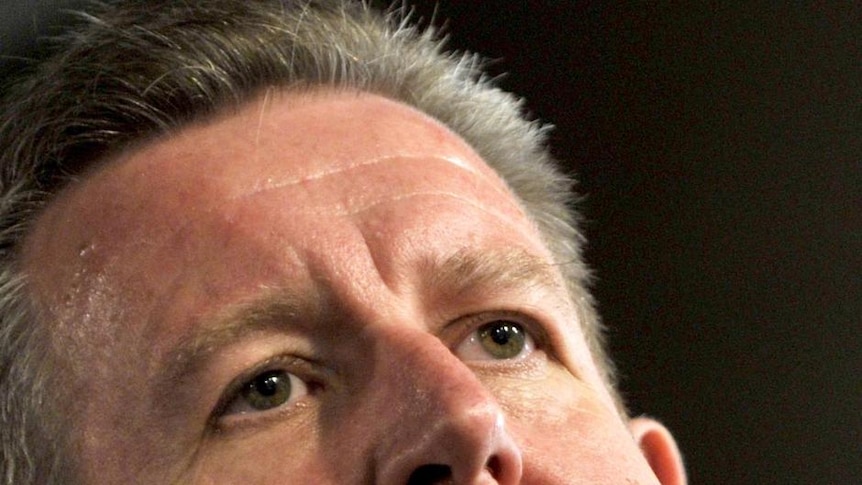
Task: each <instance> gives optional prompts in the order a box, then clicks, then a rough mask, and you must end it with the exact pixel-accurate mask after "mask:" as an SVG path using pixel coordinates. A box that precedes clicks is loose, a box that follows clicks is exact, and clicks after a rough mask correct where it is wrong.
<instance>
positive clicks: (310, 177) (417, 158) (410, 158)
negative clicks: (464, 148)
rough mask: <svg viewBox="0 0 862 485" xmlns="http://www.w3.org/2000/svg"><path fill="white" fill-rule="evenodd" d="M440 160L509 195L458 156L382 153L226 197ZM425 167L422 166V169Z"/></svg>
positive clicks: (244, 195) (496, 181)
mask: <svg viewBox="0 0 862 485" xmlns="http://www.w3.org/2000/svg"><path fill="white" fill-rule="evenodd" d="M432 160H434V161H442V162H445V163H448V164H451V165H453V166H455V167H456V168H458V169H461V170H464V171H466V172H468V173H470V174H472V175H475V176H477V177H479V178H480V179H481V180H482V181H484V182H486V183H488V185H489V186H491V187H492V188H493V189H494V190H496V191H497V192H498V193H501V194H505V195H509V193H508V192H507V188H506V187H505V185H504V183H503V182H502V180H494V179H493V178H492V177H491V176H489V174H486V173H484V172H483V171H481V170H477V169H476V167H473V166H471V165H470V164H469V163H467V162H466V161H464V160H462V159H461V158H460V157H456V156H442V155H424V154H395V155H384V156H380V157H375V158H371V159H367V160H363V161H361V162H355V163H351V164H347V165H341V166H338V167H327V168H325V169H322V170H320V171H319V172H315V173H311V174H303V175H298V176H294V177H288V178H286V179H282V180H279V181H277V182H275V181H271V179H270V178H267V179H266V180H264V181H263V183H261V184H258V185H257V186H256V187H255V188H254V190H252V191H251V192H248V193H243V194H238V195H234V196H231V197H227V200H237V199H244V198H247V197H252V196H255V195H258V194H261V193H265V192H268V191H271V190H278V189H283V188H289V187H292V186H296V185H299V184H302V183H305V182H312V181H320V180H323V179H326V178H328V177H332V176H335V175H339V174H343V173H346V172H349V171H351V170H355V169H359V168H366V167H371V166H374V165H380V164H384V163H404V162H428V161H432ZM426 165H427V164H426ZM424 168H426V167H425V166H423V169H424Z"/></svg>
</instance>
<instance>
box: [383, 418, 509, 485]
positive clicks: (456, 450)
mask: <svg viewBox="0 0 862 485" xmlns="http://www.w3.org/2000/svg"><path fill="white" fill-rule="evenodd" d="M429 424H430V423H429ZM405 431H407V430H405ZM401 438H402V439H399V440H398V441H399V442H400V443H399V449H400V450H401V451H400V453H397V455H396V456H392V457H390V458H391V459H390V461H389V463H388V467H386V469H385V471H384V472H383V473H382V474H381V476H380V477H381V480H380V482H379V483H381V484H386V485H403V484H406V485H442V484H453V485H492V484H500V485H516V484H517V483H518V482H519V480H520V477H521V453H520V450H519V449H518V447H517V446H516V444H515V442H514V440H512V438H511V437H510V436H509V434H508V432H507V431H506V428H505V425H504V422H503V417H502V413H501V412H500V410H499V408H498V407H497V406H496V405H493V406H491V405H489V406H483V407H482V408H480V409H473V410H472V412H467V413H464V414H462V415H460V416H457V415H456V416H448V417H444V418H442V419H441V420H440V421H438V422H437V423H435V424H434V425H432V426H427V427H425V429H424V431H423V432H422V433H415V432H409V431H408V432H406V433H404V434H403V435H401Z"/></svg>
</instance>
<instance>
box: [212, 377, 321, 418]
mask: <svg viewBox="0 0 862 485" xmlns="http://www.w3.org/2000/svg"><path fill="white" fill-rule="evenodd" d="M308 393H309V390H308V385H307V384H306V383H305V382H303V381H302V380H301V379H300V378H298V377H297V376H295V375H293V374H291V373H289V372H287V371H285V370H283V369H271V370H266V371H263V372H259V373H257V374H255V375H254V376H253V377H251V378H250V379H247V380H245V381H241V383H240V385H239V387H238V388H236V389H235V390H234V391H233V392H231V393H229V394H228V395H227V396H228V397H227V399H225V400H224V401H223V402H224V404H223V405H221V406H220V409H221V411H220V412H219V413H218V414H219V415H221V416H229V415H235V414H249V413H255V412H262V411H267V410H269V409H274V408H277V407H280V406H284V405H285V404H289V403H293V402H295V401H297V400H298V399H300V398H302V397H303V396H305V395H307V394H308Z"/></svg>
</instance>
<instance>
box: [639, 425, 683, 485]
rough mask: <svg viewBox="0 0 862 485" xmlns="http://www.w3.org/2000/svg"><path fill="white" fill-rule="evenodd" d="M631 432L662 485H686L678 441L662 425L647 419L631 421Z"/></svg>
mask: <svg viewBox="0 0 862 485" xmlns="http://www.w3.org/2000/svg"><path fill="white" fill-rule="evenodd" d="M629 430H631V433H632V436H634V438H635V441H636V442H637V443H638V445H639V446H640V449H641V453H643V454H644V457H646V460H647V463H649V466H650V468H652V471H653V473H655V475H656V477H658V480H659V482H660V483H661V484H662V485H685V484H686V482H687V480H686V477H685V467H684V466H683V464H682V455H681V454H680V452H679V448H677V446H676V441H675V440H674V439H673V436H671V434H670V431H668V430H667V428H665V427H664V426H663V425H662V424H661V423H659V422H658V421H656V420H654V419H650V418H647V417H643V416H641V417H637V418H633V419H632V420H630V421H629Z"/></svg>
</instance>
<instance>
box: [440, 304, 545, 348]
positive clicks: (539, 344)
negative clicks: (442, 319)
mask: <svg viewBox="0 0 862 485" xmlns="http://www.w3.org/2000/svg"><path fill="white" fill-rule="evenodd" d="M495 320H511V321H513V322H515V323H517V324H519V325H521V327H523V329H524V331H525V332H526V333H527V335H529V336H530V338H532V340H533V343H534V350H541V351H545V352H547V353H548V354H549V355H554V354H556V352H554V351H553V350H554V349H553V347H552V345H551V338H550V335H549V333H548V330H547V328H545V325H543V324H542V323H541V320H540V319H538V318H536V317H532V316H530V315H528V314H527V313H526V312H524V311H518V310H491V311H485V312H479V313H474V314H470V315H466V316H464V317H462V318H459V319H457V320H456V321H455V322H454V324H455V325H457V327H458V330H457V333H456V334H455V341H456V342H458V344H457V345H460V343H461V342H463V341H464V340H465V339H467V338H469V337H470V335H471V334H472V333H473V332H475V331H476V330H478V329H479V328H480V327H481V326H482V325H485V324H487V323H491V322H493V321H495ZM452 350H453V351H454V348H453V349H452Z"/></svg>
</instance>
